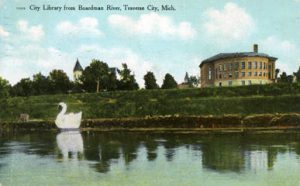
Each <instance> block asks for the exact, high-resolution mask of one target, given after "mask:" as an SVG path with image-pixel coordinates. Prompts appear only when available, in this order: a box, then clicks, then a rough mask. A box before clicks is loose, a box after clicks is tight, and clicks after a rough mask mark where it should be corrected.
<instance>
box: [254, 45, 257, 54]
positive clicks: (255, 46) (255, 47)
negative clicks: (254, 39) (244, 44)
mask: <svg viewBox="0 0 300 186" xmlns="http://www.w3.org/2000/svg"><path fill="white" fill-rule="evenodd" d="M253 52H255V53H257V52H258V44H254V45H253Z"/></svg>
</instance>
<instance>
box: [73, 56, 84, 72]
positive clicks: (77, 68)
mask: <svg viewBox="0 0 300 186" xmlns="http://www.w3.org/2000/svg"><path fill="white" fill-rule="evenodd" d="M75 71H83V68H82V66H81V65H80V63H79V61H78V59H77V60H76V64H75V67H74V69H73V72H75Z"/></svg>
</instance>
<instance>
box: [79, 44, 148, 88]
mask: <svg viewBox="0 0 300 186" xmlns="http://www.w3.org/2000/svg"><path fill="white" fill-rule="evenodd" d="M76 53H78V54H80V56H82V57H84V58H85V59H86V60H85V61H86V62H87V63H85V64H83V66H87V65H89V63H90V61H91V59H93V58H95V59H99V60H102V61H104V62H106V63H108V65H109V66H110V67H117V68H119V69H122V63H126V64H127V65H128V68H129V69H131V70H132V72H133V73H134V74H135V79H136V80H137V82H138V84H139V85H140V86H143V85H144V80H143V77H144V75H145V74H146V72H147V71H153V69H154V65H153V63H152V62H150V61H148V60H145V59H143V58H142V57H141V56H139V55H138V54H136V53H135V52H133V51H132V50H130V49H128V48H103V47H101V46H99V45H81V46H80V47H79V49H78V51H77V52H76ZM95 54H96V55H95Z"/></svg>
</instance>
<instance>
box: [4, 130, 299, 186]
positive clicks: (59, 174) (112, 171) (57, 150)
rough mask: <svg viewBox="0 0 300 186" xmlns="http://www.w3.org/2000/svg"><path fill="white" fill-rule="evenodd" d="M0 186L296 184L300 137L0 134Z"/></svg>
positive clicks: (70, 133) (270, 135) (168, 134)
mask: <svg viewBox="0 0 300 186" xmlns="http://www.w3.org/2000/svg"><path fill="white" fill-rule="evenodd" d="M0 183H1V185H3V186H6V185H13V186H17V185H114V186H115V185H122V186H123V185H172V186H175V185H178V186H179V185H180V186H182V185H205V186H206V185H229V186H234V185H238V186H240V185H255V186H257V185H272V186H273V185H278V186H282V185H289V186H290V185H300V133H299V134H297V133H296V134H295V133H293V134H249V135H245V134H222V135H220V134H219V135H207V134H174V133H164V134H158V133H136V132H135V133H133V132H81V133H80V132H61V133H58V132H57V133H56V132H30V133H28V132H27V133H14V134H11V133H10V134H8V133H2V134H1V136H0Z"/></svg>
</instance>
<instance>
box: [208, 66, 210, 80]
mask: <svg viewBox="0 0 300 186" xmlns="http://www.w3.org/2000/svg"><path fill="white" fill-rule="evenodd" d="M208 79H209V80H210V79H211V68H210V67H209V68H208Z"/></svg>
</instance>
